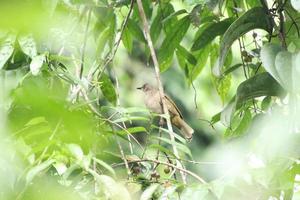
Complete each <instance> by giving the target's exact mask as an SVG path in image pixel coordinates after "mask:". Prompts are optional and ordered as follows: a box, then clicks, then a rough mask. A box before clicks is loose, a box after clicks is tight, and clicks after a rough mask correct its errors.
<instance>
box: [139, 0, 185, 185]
mask: <svg viewBox="0 0 300 200" xmlns="http://www.w3.org/2000/svg"><path fill="white" fill-rule="evenodd" d="M137 5H138V10H139V14H140V16H141V18H142V21H143V25H144V33H145V38H146V40H147V43H148V47H149V49H150V54H151V57H152V61H153V64H154V69H155V78H156V81H157V85H158V89H159V95H160V100H161V102H162V107H163V112H164V114H166V115H167V117H166V121H167V126H168V130H169V135H170V139H171V141H172V147H173V152H174V155H175V156H176V164H177V167H179V168H183V165H182V164H181V162H180V161H179V160H178V158H179V154H178V151H177V148H176V146H175V136H174V132H173V128H172V124H171V121H170V115H169V111H168V108H167V106H166V102H165V98H164V96H165V95H164V89H163V86H162V83H161V79H160V70H159V63H158V60H157V57H156V53H155V50H154V47H153V43H152V39H151V36H150V31H149V25H148V21H147V18H146V14H145V11H144V8H143V4H142V0H137ZM180 172H181V177H182V181H183V183H185V184H186V175H185V173H184V171H180Z"/></svg>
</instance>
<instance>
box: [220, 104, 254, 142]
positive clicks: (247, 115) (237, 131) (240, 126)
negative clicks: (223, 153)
mask: <svg viewBox="0 0 300 200" xmlns="http://www.w3.org/2000/svg"><path fill="white" fill-rule="evenodd" d="M236 117H237V118H239V119H237V118H233V120H232V122H235V123H236V124H237V125H236V127H231V129H233V130H231V131H226V133H225V136H226V137H236V136H240V135H242V134H243V133H245V132H246V131H247V130H248V128H249V126H250V124H251V121H252V115H251V112H250V111H249V110H248V109H247V110H245V111H244V113H243V116H242V118H241V117H240V114H239V113H237V114H236Z"/></svg>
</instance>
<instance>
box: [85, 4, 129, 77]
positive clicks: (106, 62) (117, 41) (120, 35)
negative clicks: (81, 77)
mask: <svg viewBox="0 0 300 200" xmlns="http://www.w3.org/2000/svg"><path fill="white" fill-rule="evenodd" d="M133 6H134V0H131V2H130V7H129V11H128V14H127V16H126V18H125V19H124V21H123V24H122V27H121V30H120V33H119V38H118V39H116V42H115V44H114V47H113V50H112V51H111V52H110V53H109V54H108V55H107V56H106V59H105V61H104V64H103V66H102V68H101V69H100V71H99V73H98V75H97V78H98V80H99V78H100V77H101V76H102V73H103V72H104V70H105V68H106V67H107V66H108V65H109V63H111V62H112V61H113V59H114V57H115V55H116V53H117V51H118V49H119V45H120V43H121V40H122V35H123V33H124V30H125V28H126V25H127V23H128V20H129V18H130V16H131V13H132V11H133ZM100 65H101V64H99V65H98V66H97V67H96V68H95V69H94V70H93V71H92V72H91V73H90V75H91V76H90V77H89V78H91V77H93V75H94V74H95V73H96V72H97V70H99V67H100ZM88 80H89V79H88Z"/></svg>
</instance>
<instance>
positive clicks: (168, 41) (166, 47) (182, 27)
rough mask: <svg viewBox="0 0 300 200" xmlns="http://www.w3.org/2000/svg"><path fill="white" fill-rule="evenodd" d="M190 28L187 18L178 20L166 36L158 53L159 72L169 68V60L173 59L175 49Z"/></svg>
mask: <svg viewBox="0 0 300 200" xmlns="http://www.w3.org/2000/svg"><path fill="white" fill-rule="evenodd" d="M189 26H190V19H189V16H185V17H184V18H182V19H180V20H179V21H178V22H177V23H176V25H175V27H174V28H173V30H172V31H171V32H170V33H169V34H167V35H166V38H165V39H164V41H163V43H162V45H161V47H160V50H159V51H158V61H159V64H160V70H161V72H164V71H165V70H167V69H168V68H169V67H170V60H172V58H173V53H174V50H175V48H176V47H177V46H178V45H179V44H180V42H181V40H182V39H183V37H184V35H185V33H186V32H187V30H188V28H189Z"/></svg>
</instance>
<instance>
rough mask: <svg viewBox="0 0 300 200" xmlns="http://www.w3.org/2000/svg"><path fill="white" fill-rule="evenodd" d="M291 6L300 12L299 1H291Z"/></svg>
mask: <svg viewBox="0 0 300 200" xmlns="http://www.w3.org/2000/svg"><path fill="white" fill-rule="evenodd" d="M291 4H292V6H293V8H294V9H295V10H297V11H298V12H300V1H299V0H291Z"/></svg>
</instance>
